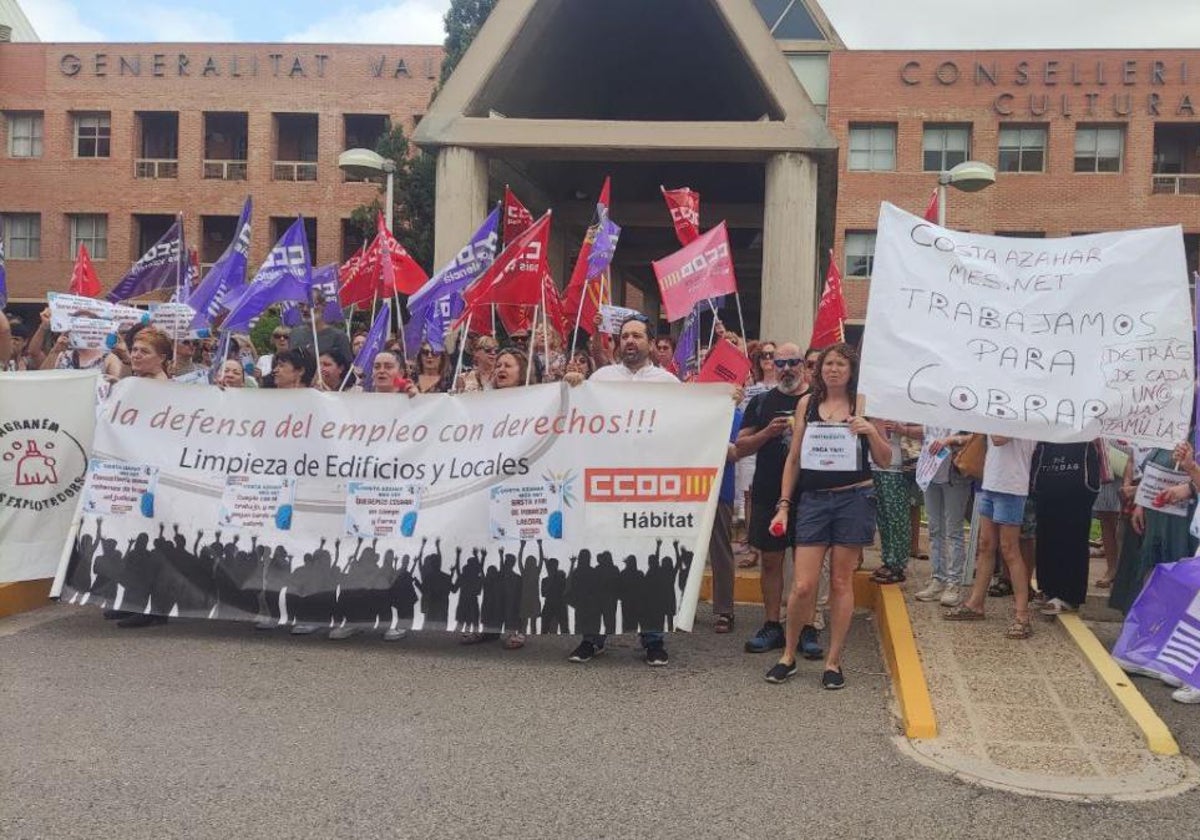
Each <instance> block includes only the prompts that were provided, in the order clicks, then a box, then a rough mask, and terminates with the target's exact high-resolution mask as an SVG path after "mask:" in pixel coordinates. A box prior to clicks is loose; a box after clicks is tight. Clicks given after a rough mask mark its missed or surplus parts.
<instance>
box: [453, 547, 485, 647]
mask: <svg viewBox="0 0 1200 840" xmlns="http://www.w3.org/2000/svg"><path fill="white" fill-rule="evenodd" d="M480 551H482V549H478V548H476V549H474V550H473V551H472V552H471V556H470V557H469V558H467V564H466V565H465V566H463V567H461V568H460V567H459V565H458V561H457V560H456V561H455V563H454V583H453V584H452V585H451V588H452V589H453V590H454V591H455V592H457V593H458V606H456V607H455V608H454V629H455V630H457V631H458V632H460V633H477V632H479V618H480V613H479V596H480V594H481V593H482V592H483V563H482V561H481V559H480Z"/></svg>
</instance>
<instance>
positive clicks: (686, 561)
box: [671, 540, 695, 615]
mask: <svg viewBox="0 0 1200 840" xmlns="http://www.w3.org/2000/svg"><path fill="white" fill-rule="evenodd" d="M673 545H674V546H675V557H676V558H678V559H677V561H676V562H677V563H678V564H679V568H678V569H677V574H678V576H679V597H680V598H681V599H682V598H683V593H684V592H685V591H687V582H688V575H689V574H691V571H692V558H693V557H695V553H694V552H691V551H688V550H687V549H686V548H684V547H682V546H681V545H680V544H679V540H675V542H674V543H673ZM671 614H672V615H674V614H675V611H674V610H672V611H671Z"/></svg>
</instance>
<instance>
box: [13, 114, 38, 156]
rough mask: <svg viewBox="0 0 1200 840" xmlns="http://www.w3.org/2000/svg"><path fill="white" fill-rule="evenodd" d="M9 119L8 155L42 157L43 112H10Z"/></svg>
mask: <svg viewBox="0 0 1200 840" xmlns="http://www.w3.org/2000/svg"><path fill="white" fill-rule="evenodd" d="M6 117H7V120H8V156H9V157H15V158H40V157H41V156H42V114H41V112H40V111H39V112H37V113H10V114H7V115H6Z"/></svg>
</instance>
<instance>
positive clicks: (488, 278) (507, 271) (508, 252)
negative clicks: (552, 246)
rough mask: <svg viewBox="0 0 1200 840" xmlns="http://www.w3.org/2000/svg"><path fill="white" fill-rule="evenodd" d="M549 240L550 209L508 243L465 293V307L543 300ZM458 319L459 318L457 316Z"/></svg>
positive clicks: (533, 303)
mask: <svg viewBox="0 0 1200 840" xmlns="http://www.w3.org/2000/svg"><path fill="white" fill-rule="evenodd" d="M549 239H550V212H549V211H547V212H546V215H544V216H542V218H540V219H538V220H537V222H535V223H534V224H533V226H532V227H530V228H529V229H528V230H526V231H525V232H524V233H522V234H521V235H520V236H518V237H517V238H516V239H515V240H513V242H512V243H511V244H509V245H508V246H507V247H505V249H504V250H503V251H501V252H500V256H498V257H497V258H496V261H495V262H494V263H492V264H491V266H489V267H488V269H487V271H485V272H484V273H483V274H482V275H480V277H479V279H478V280H476V281H475V282H474V283H472V284H471V285H470V286H469V287H468V288H467V289H466V290H465V291H464V292H463V300H464V301H465V302H466V304H467V306H468V308H470V307H473V306H475V305H476V304H480V303H525V304H529V305H531V306H532V305H535V304H538V303H541V301H542V286H541V283H542V278H543V276H545V275H546V274H547V273H548V271H547V268H546V250H547V245H548V243H549ZM460 322H461V318H460Z"/></svg>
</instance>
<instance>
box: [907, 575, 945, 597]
mask: <svg viewBox="0 0 1200 840" xmlns="http://www.w3.org/2000/svg"><path fill="white" fill-rule="evenodd" d="M945 591H946V584H944V583H942V582H941V581H940V580H937V579H934V580H931V581H929V583H927V584H925V588H924V589H922V590H921V591H920V592H918V593H917V594H916V595H914V596H913V597H914V598H916V599H917V600H918V601H936V600H937V599H938V598H939V597H941V594H942V593H943V592H945Z"/></svg>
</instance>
